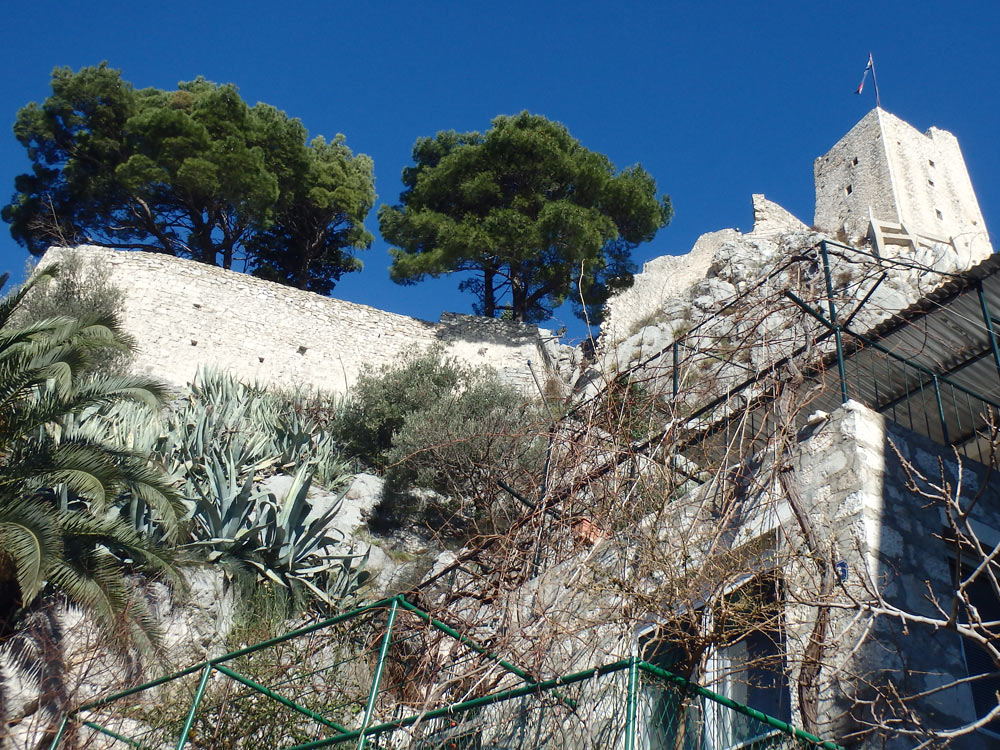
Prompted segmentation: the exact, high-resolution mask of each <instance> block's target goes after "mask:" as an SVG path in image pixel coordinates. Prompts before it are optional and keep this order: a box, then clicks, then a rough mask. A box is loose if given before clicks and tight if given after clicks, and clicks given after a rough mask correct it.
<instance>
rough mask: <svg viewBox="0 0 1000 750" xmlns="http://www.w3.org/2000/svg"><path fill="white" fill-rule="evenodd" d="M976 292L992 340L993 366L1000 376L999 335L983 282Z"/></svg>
mask: <svg viewBox="0 0 1000 750" xmlns="http://www.w3.org/2000/svg"><path fill="white" fill-rule="evenodd" d="M976 292H977V293H978V294H979V307H980V309H982V311H983V323H985V324H986V334H987V335H988V336H989V338H990V349H991V350H992V352H993V364H995V365H996V366H997V374H998V375H1000V349H997V335H996V332H995V331H994V330H993V316H992V315H991V314H990V306H989V305H988V304H987V303H986V294H985V293H984V292H983V282H982V281H980V282H979V283H978V284H977V285H976Z"/></svg>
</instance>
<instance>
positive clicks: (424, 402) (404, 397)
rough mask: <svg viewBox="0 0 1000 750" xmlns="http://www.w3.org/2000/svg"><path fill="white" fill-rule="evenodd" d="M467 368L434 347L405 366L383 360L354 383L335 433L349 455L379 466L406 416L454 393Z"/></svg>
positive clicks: (465, 375) (465, 377) (404, 364)
mask: <svg viewBox="0 0 1000 750" xmlns="http://www.w3.org/2000/svg"><path fill="white" fill-rule="evenodd" d="M468 377H469V375H468V373H467V372H466V371H465V370H463V369H462V367H461V366H460V365H459V364H458V363H457V362H456V361H455V360H453V359H446V358H443V357H442V356H441V352H440V351H439V350H436V349H431V350H429V351H426V352H424V353H422V354H420V355H418V356H415V357H413V358H412V359H410V360H409V361H407V362H405V363H403V365H402V366H396V367H391V366H389V365H383V366H382V367H380V368H379V369H378V370H376V371H374V372H369V373H365V374H363V375H362V376H361V377H360V378H358V381H357V382H356V383H355V384H354V386H353V387H352V388H351V391H350V394H349V395H348V398H347V400H346V402H345V404H344V408H343V411H342V412H341V414H340V417H339V418H338V419H337V421H336V424H335V427H334V429H335V432H336V434H337V437H338V438H339V440H340V442H341V443H342V444H343V446H344V449H345V451H346V452H347V454H348V455H349V456H352V457H354V458H357V459H359V460H361V461H363V462H364V463H365V464H367V465H369V466H372V467H375V468H377V469H380V470H381V469H384V468H385V458H386V454H387V453H388V451H389V449H390V448H391V447H392V443H393V436H394V435H395V434H396V433H397V432H398V431H399V430H400V429H401V428H402V426H403V423H404V421H405V420H406V417H407V416H408V415H409V414H411V413H414V412H418V411H422V410H424V409H426V408H427V407H428V406H429V405H430V404H434V403H436V402H438V401H440V400H441V399H442V398H444V397H445V396H447V395H449V394H451V393H453V392H454V391H455V390H456V389H457V388H459V387H460V384H461V383H463V382H464V381H465V380H467V379H468Z"/></svg>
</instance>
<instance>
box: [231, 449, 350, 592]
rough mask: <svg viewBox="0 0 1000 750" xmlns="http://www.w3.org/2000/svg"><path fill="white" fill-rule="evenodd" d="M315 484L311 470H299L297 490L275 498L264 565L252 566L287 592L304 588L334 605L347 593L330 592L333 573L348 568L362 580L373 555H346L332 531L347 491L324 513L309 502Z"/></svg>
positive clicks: (293, 487)
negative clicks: (363, 569)
mask: <svg viewBox="0 0 1000 750" xmlns="http://www.w3.org/2000/svg"><path fill="white" fill-rule="evenodd" d="M311 482H312V469H311V468H310V467H309V465H303V466H301V467H299V469H298V471H297V472H296V473H295V475H294V477H293V478H292V483H291V486H290V487H289V488H288V491H287V492H286V493H285V495H284V497H283V498H282V499H281V500H280V501H279V500H277V499H276V498H275V497H274V495H271V496H270V499H271V502H270V503H268V504H267V505H266V506H265V508H266V510H265V512H264V516H265V524H264V529H263V534H262V539H261V542H262V545H261V551H262V555H261V559H260V560H259V561H255V560H251V561H250V562H251V564H252V565H253V566H254V567H256V568H257V569H258V570H259V571H260V572H261V574H263V575H264V576H266V577H267V578H269V579H271V580H273V581H276V582H278V583H280V584H282V585H285V586H291V585H292V584H293V583H294V582H298V583H301V584H302V585H304V586H305V587H306V588H308V589H309V590H310V591H312V593H313V594H315V595H316V596H318V597H319V598H320V599H321V600H323V601H324V602H326V603H327V604H330V605H332V604H334V601H333V600H332V598H331V594H332V593H333V592H334V591H337V593H338V594H339V593H341V592H342V589H343V584H340V589H338V587H337V586H334V587H332V588H331V587H328V586H327V584H328V583H329V579H330V577H331V573H334V572H336V573H340V572H342V571H343V569H344V567H345V565H346V566H347V568H348V570H349V571H353V572H354V573H355V574H357V573H358V572H359V571H360V568H361V567H362V566H363V565H364V562H366V561H367V559H368V555H367V553H365V554H363V555H356V554H353V553H352V552H344V545H343V535H342V534H341V533H340V532H339V531H336V530H335V529H331V525H330V524H331V522H332V521H333V518H334V517H335V516H336V515H337V513H338V512H339V511H340V508H341V506H342V505H343V502H344V495H345V494H346V492H347V490H346V489H345V490H343V491H342V492H341V493H340V494H339V495H338V496H337V498H336V499H335V500H334V501H333V502H332V503H331V504H330V506H329V507H328V508H327V509H326V510H325V511H322V512H320V513H316V512H315V510H316V509H315V508H314V507H313V506H312V504H311V503H310V502H309V500H308V494H309V487H310V485H311Z"/></svg>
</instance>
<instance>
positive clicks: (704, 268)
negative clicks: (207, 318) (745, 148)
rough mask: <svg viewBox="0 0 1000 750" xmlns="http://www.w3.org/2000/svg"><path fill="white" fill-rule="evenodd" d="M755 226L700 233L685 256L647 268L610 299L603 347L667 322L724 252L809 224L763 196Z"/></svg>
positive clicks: (756, 203) (756, 209) (652, 263)
mask: <svg viewBox="0 0 1000 750" xmlns="http://www.w3.org/2000/svg"><path fill="white" fill-rule="evenodd" d="M752 201H753V215H754V227H753V231H751V232H750V233H749V234H745V235H744V234H741V233H740V232H738V231H737V230H735V229H720V230H719V231H717V232H706V233H705V234H703V235H701V236H700V237H699V238H698V240H697V242H695V243H694V247H692V248H691V251H690V252H688V253H686V254H685V255H663V256H661V257H659V258H654V259H653V260H651V261H649V262H648V263H646V264H645V265H643V267H642V271H641V272H640V273H638V274H636V276H635V282H634V283H633V284H632V286H631V287H629V288H628V289H625V290H624V291H622V292H621V293H619V294H616V295H615V296H613V297H611V298H610V299H609V300H608V301H607V304H606V305H605V308H604V323H603V324H602V326H601V339H602V348H604V349H607V348H608V347H609V346H610V345H613V344H616V343H618V342H620V341H624V340H625V339H627V338H628V337H629V336H631V335H633V334H634V333H636V332H637V331H638V330H639V329H641V328H643V327H644V326H646V325H649V324H650V322H651V321H653V320H662V319H663V315H662V311H663V309H664V307H665V306H666V305H667V304H668V302H669V301H670V300H676V299H679V298H682V297H685V296H686V295H687V294H688V293H689V292H690V291H691V289H692V287H694V286H695V285H696V284H698V282H700V281H703V280H704V279H705V278H706V277H707V276H709V275H710V273H709V271H710V269H711V267H712V263H713V262H714V261H715V260H716V254H717V253H718V252H719V250H720V249H721V248H722V247H723V246H725V245H727V244H733V243H737V244H738V243H740V242H741V241H742V240H744V239H747V240H749V241H750V242H754V241H758V240H760V241H766V242H770V241H774V240H776V239H777V238H778V237H780V236H781V235H783V234H787V233H789V232H800V231H804V230H805V229H806V226H805V225H804V224H803V223H802V222H801V221H799V220H798V219H796V218H795V217H794V216H792V214H790V213H789V212H788V211H786V210H785V209H784V208H782V207H781V206H779V205H778V204H777V203H774V202H772V201H769V200H767V199H766V198H765V197H764V196H763V195H762V194H755V195H753V196H752Z"/></svg>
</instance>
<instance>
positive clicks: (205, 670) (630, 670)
mask: <svg viewBox="0 0 1000 750" xmlns="http://www.w3.org/2000/svg"><path fill="white" fill-rule="evenodd" d="M380 609H387V610H388V613H387V618H386V625H385V632H384V634H383V637H382V641H381V646H380V648H379V654H378V662H377V664H376V668H375V674H374V675H373V677H372V685H371V688H370V691H369V695H368V700H367V702H366V706H365V711H364V720H363V722H362V725H361V728H360V729H357V730H348V729H347V728H346V727H344V726H342V725H340V724H337V723H336V722H333V721H330V720H328V719H326V718H325V717H323V716H322V715H320V714H318V713H316V712H314V711H311V710H309V709H307V708H304V707H303V706H300V705H298V704H297V703H295V702H294V701H291V700H289V699H288V698H285V697H284V696H281V695H279V694H278V693H275V692H274V691H272V690H271V689H270V688H267V687H266V686H264V685H261V684H260V683H258V682H256V681H254V680H251V679H250V678H248V677H245V676H244V675H241V674H239V673H238V672H236V671H235V670H233V669H230V668H229V667H226V666H225V665H224V664H223V662H225V661H228V660H229V659H232V658H235V657H236V656H240V655H246V654H250V653H254V652H255V651H259V650H260V649H262V648H266V647H267V646H269V645H276V644H280V643H284V642H285V641H288V640H290V639H291V638H295V637H298V636H301V635H306V634H308V633H311V632H314V631H316V630H319V629H321V628H322V627H326V626H328V625H330V624H333V623H336V622H342V621H344V620H348V619H351V618H354V617H359V616H362V615H365V614H367V613H370V612H373V611H376V610H380ZM400 609H402V610H405V611H407V612H410V613H412V614H414V615H415V616H417V617H418V618H419V619H422V620H424V621H425V622H426V623H428V624H429V625H430V626H432V627H434V628H435V629H437V630H440V631H441V632H443V633H445V634H446V635H448V636H450V637H452V638H455V639H456V640H458V641H459V642H460V643H462V644H463V645H465V646H466V647H468V648H469V649H471V650H473V651H474V652H475V653H477V654H479V655H481V656H483V657H485V658H487V659H489V660H491V661H493V662H494V663H496V664H497V665H498V666H499V667H501V668H503V669H504V670H505V671H507V672H509V673H510V674H513V675H516V676H517V677H519V678H521V679H522V680H523V682H524V684H522V685H520V686H518V687H514V688H509V689H507V690H503V691H499V692H496V693H492V694H490V695H486V696H482V697H479V698H472V699H469V700H466V701H462V702H459V703H455V704H452V705H449V706H444V707H442V708H438V709H435V710H432V711H426V712H423V713H420V714H414V715H411V716H407V717H403V718H399V719H394V720H392V721H388V722H383V723H379V724H375V725H372V724H371V722H372V719H373V717H374V713H375V706H376V702H377V698H378V693H379V690H380V685H381V678H382V673H383V671H384V668H385V663H386V660H387V658H388V651H389V647H390V644H391V641H392V631H393V626H394V622H395V619H396V616H397V612H398V610H400ZM198 670H201V677H200V679H199V683H198V687H197V689H196V691H195V695H194V697H193V699H192V701H191V706H190V708H189V710H188V713H187V717H186V720H185V723H184V727H183V729H182V731H181V735H180V737H179V738H178V743H177V745H176V747H177V749H178V750H182V749H183V748H184V746H185V745H186V744H187V739H188V736H189V734H190V732H191V728H192V727H193V725H194V721H195V718H196V715H197V711H198V708H199V706H200V704H201V700H202V698H203V696H204V694H205V691H206V688H207V685H208V681H209V679H210V677H211V674H212V672H213V671H217V672H220V673H222V674H224V675H226V676H227V677H229V678H230V679H233V680H236V681H237V682H239V683H240V684H242V685H244V686H246V687H249V688H250V689H252V690H255V691H257V692H259V693H261V694H262V695H265V696H267V697H268V698H271V699H274V700H276V701H278V702H280V703H282V704H283V705H285V706H287V707H288V708H291V709H293V710H295V711H297V712H298V713H300V714H303V715H304V716H307V717H308V718H310V719H312V720H314V721H317V722H319V723H321V724H323V725H325V726H328V727H329V728H330V729H333V730H334V731H335V732H336V734H334V735H333V736H330V737H324V738H319V739H316V740H313V741H311V742H307V743H303V744H300V745H295V746H294V747H292V748H288V750H313V749H314V748H321V747H329V746H331V745H336V744H340V743H345V742H353V741H355V740H356V741H357V748H358V750H364V748H365V747H366V745H367V742H368V740H369V739H370V738H372V737H377V736H379V735H381V734H384V733H386V732H390V731H393V730H395V729H399V728H402V727H406V726H411V725H414V724H417V723H419V722H422V721H427V720H431V719H436V718H441V717H445V716H455V715H457V714H461V713H463V712H466V711H471V710H474V709H477V708H481V707H484V706H488V705H492V704H495V703H500V702H502V701H506V700H512V699H516V698H521V697H526V696H530V695H540V694H541V693H543V692H547V691H552V695H553V696H555V697H558V698H559V699H560V701H561V702H562V703H563V704H564V705H567V706H568V707H569V708H571V709H575V708H576V707H577V705H578V702H577V701H575V700H570V699H568V698H563V697H562V696H560V695H559V688H560V687H563V686H566V685H571V684H574V683H578V682H582V681H584V680H588V679H591V678H596V677H601V676H603V675H609V674H614V673H617V672H620V671H623V670H627V674H626V681H627V682H626V696H625V697H626V716H625V724H626V725H625V741H626V748H625V750H635V748H636V747H637V743H638V739H639V736H640V733H641V732H640V727H639V711H638V705H639V698H640V690H641V686H640V681H639V673H640V672H645V673H647V674H649V675H652V676H654V677H656V678H658V679H659V680H662V681H665V682H667V683H669V684H670V685H673V686H675V687H677V688H679V689H682V690H684V691H686V692H687V693H689V694H691V695H696V696H699V697H701V698H704V699H706V700H709V701H713V702H715V703H718V704H720V705H722V706H724V707H726V708H727V709H729V710H732V711H734V712H736V713H739V714H742V715H744V716H747V717H750V718H752V719H754V720H756V721H759V722H761V723H763V724H765V725H767V726H770V727H772V728H774V729H776V730H779V731H781V732H782V733H784V734H786V735H789V736H792V737H794V738H796V739H797V740H800V741H803V742H806V743H808V744H809V745H811V746H812V747H813V748H814V749H815V750H842V748H840V746H838V745H837V744H835V743H833V742H829V741H824V740H822V739H820V738H819V737H816V736H815V735H812V734H809V733H808V732H804V731H802V730H800V729H796V728H795V727H793V726H792V725H790V724H788V723H786V722H783V721H781V720H780V719H776V718H774V717H771V716H768V715H767V714H764V713H762V712H760V711H757V710H756V709H753V708H750V707H748V706H745V705H743V704H741V703H737V702H736V701H733V700H731V699H729V698H727V697H725V696H723V695H720V694H718V693H715V692H713V691H711V690H709V689H708V688H704V687H702V686H700V685H697V684H695V683H692V682H690V681H689V680H687V679H686V678H684V677H681V676H679V675H676V674H674V673H672V672H668V671H667V670H664V669H661V668H659V667H656V666H654V665H651V664H649V663H647V662H645V661H641V660H639V659H637V658H636V657H631V658H629V659H622V660H619V661H615V662H612V663H610V664H604V665H601V666H598V667H593V668H591V669H587V670H583V671H579V672H575V673H571V674H568V675H561V676H558V677H553V678H550V679H547V680H541V681H539V680H536V679H535V678H534V677H532V675H531V674H530V673H529V672H527V671H526V670H524V669H522V668H520V667H518V666H517V665H515V664H513V663H512V662H510V661H507V660H505V659H503V658H501V657H499V656H498V655H497V654H495V653H493V652H492V651H490V650H488V649H486V648H485V647H483V646H482V645H480V644H478V643H476V642H475V641H474V640H472V639H471V638H469V637H468V636H465V635H462V634H461V633H459V632H458V631H457V630H455V629H454V628H452V627H451V626H449V625H447V624H446V623H444V622H442V621H440V620H438V619H436V618H434V617H432V616H431V615H429V614H428V613H426V612H424V611H423V610H421V609H420V608H418V607H416V606H415V605H413V604H411V603H410V602H408V601H406V599H405V597H403V596H402V595H397V596H395V597H392V598H391V599H384V600H381V601H379V602H376V603H374V604H371V605H368V606H364V607H358V608H355V609H353V610H351V611H350V612H346V613H344V614H343V615H338V616H336V617H333V618H328V619H327V620H324V621H322V622H320V623H316V624H314V625H310V626H306V627H304V628H298V629H296V630H293V631H291V632H289V633H286V634H284V635H282V636H278V637H276V638H271V639H269V640H267V641H263V642H262V643H258V644H254V645H253V646H249V647H247V648H243V649H239V650H238V651H233V652H231V653H229V654H224V655H223V656H220V657H217V658H216V659H212V660H209V661H205V662H202V663H200V664H197V665H194V666H193V667H189V668H187V669H184V670H181V671H179V672H175V673H173V674H171V675H167V676H166V677H162V678H159V679H157V680H153V681H151V682H149V683H146V684H145V685H140V686H138V687H137V688H132V689H130V690H124V691H121V692H119V693H116V694H115V695H114V696H109V697H107V698H103V699H101V700H99V701H93V702H91V703H89V704H86V705H85V706H81V707H80V708H79V709H76V710H75V711H72V712H69V713H67V714H65V715H64V716H63V719H62V722H61V724H60V726H59V729H58V732H57V734H56V736H55V738H54V740H53V742H52V745H51V747H52V748H53V749H55V748H57V747H58V746H59V743H60V741H61V740H62V738H63V736H64V734H65V730H66V727H67V725H68V723H69V722H70V721H72V720H73V719H74V717H76V716H78V715H79V713H80V712H81V711H85V710H94V709H95V708H100V707H102V706H106V705H108V704H109V703H110V702H112V701H113V700H117V699H120V698H124V697H128V696H131V695H135V694H137V693H139V692H141V691H142V690H146V689H149V688H151V687H155V686H157V685H162V684H164V683H165V682H167V681H169V680H172V679H179V678H181V677H184V676H187V675H190V674H193V673H195V672H197V671H198ZM80 723H81V724H82V725H84V726H87V727H89V728H91V729H93V730H95V731H98V732H101V733H102V734H105V735H107V736H109V737H112V738H114V739H116V740H118V741H120V742H124V743H126V744H128V745H129V746H130V747H136V748H141V747H143V745H142V744H141V743H140V742H139V741H137V740H135V739H133V738H131V737H127V736H125V735H121V734H118V733H116V732H114V731H112V730H110V729H108V728H107V727H104V726H102V725H101V724H99V723H98V722H96V721H90V720H87V721H81V722H80Z"/></svg>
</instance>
